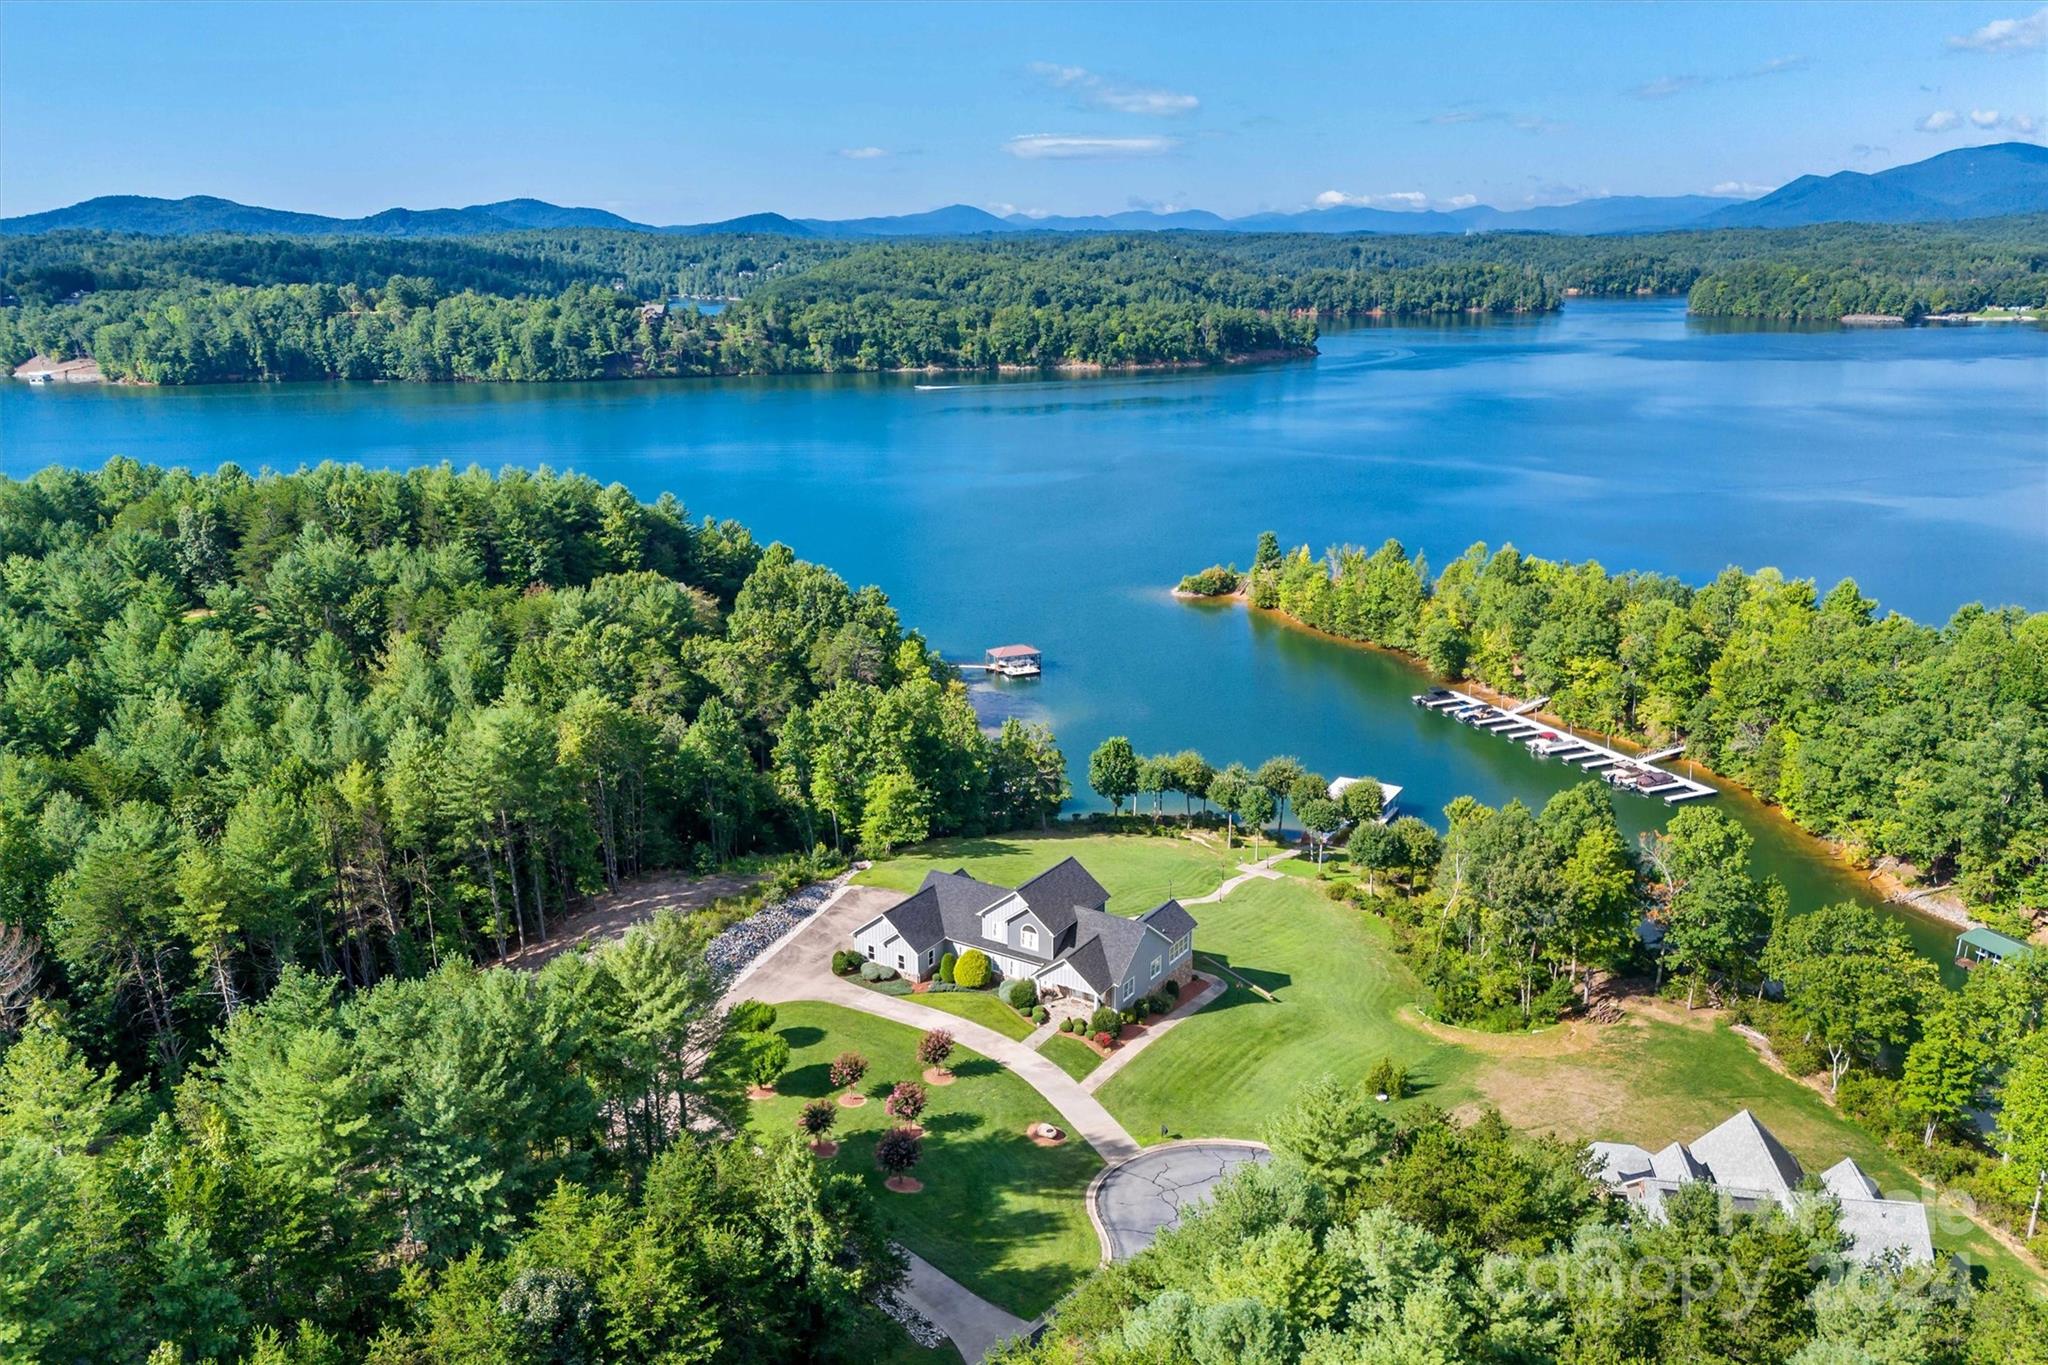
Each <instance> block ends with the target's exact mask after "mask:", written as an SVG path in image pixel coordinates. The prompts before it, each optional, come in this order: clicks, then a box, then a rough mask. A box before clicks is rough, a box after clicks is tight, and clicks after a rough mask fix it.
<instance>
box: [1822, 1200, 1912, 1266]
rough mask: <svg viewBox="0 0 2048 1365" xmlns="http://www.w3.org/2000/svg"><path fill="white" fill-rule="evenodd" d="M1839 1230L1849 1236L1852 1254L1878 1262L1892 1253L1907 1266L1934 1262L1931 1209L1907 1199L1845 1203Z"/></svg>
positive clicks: (1845, 1201) (1843, 1202) (1838, 1222)
mask: <svg viewBox="0 0 2048 1365" xmlns="http://www.w3.org/2000/svg"><path fill="white" fill-rule="evenodd" d="M1841 1204H1842V1211H1841V1214H1840V1217H1839V1219H1838V1221H1837V1224H1836V1226H1838V1227H1840V1228H1841V1230H1842V1231H1843V1232H1845V1233H1847V1234H1848V1235H1849V1245H1850V1251H1851V1254H1853V1255H1854V1256H1856V1257H1857V1258H1858V1259H1859V1260H1863V1261H1871V1262H1875V1261H1876V1260H1878V1259H1879V1258H1880V1257H1882V1256H1884V1255H1886V1254H1887V1253H1889V1252H1899V1253H1901V1254H1902V1256H1903V1258H1904V1260H1905V1261H1906V1263H1907V1264H1909V1265H1911V1264H1922V1265H1924V1264H1926V1263H1927V1262H1929V1261H1932V1260H1933V1259H1934V1233H1933V1231H1932V1229H1930V1228H1929V1227H1928V1224H1927V1206H1926V1205H1925V1204H1916V1203H1914V1202H1912V1201H1911V1200H1906V1199H1843V1200H1842V1201H1841Z"/></svg>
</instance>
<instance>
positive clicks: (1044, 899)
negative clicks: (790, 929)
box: [853, 858, 1195, 1009]
mask: <svg viewBox="0 0 2048 1365" xmlns="http://www.w3.org/2000/svg"><path fill="white" fill-rule="evenodd" d="M1108 904H1109V892H1107V891H1105V890H1104V889H1103V887H1102V884H1101V883H1100V882H1098V881H1096V880H1095V878H1094V877H1093V876H1091V875H1089V872H1088V869H1087V868H1085V867H1082V866H1081V864H1080V862H1079V861H1077V860H1076V859H1073V858H1068V859H1067V860H1066V861H1064V862H1062V863H1060V864H1058V865H1057V866H1054V867H1050V868H1048V869H1046V870H1045V871H1044V872H1041V873H1039V874H1038V875H1037V876H1036V877H1033V878H1032V879H1031V880H1030V881H1028V882H1025V883H1024V884H1023V885H1022V886H1019V887H1017V888H1015V889H1012V888H1010V887H1006V886H996V885H993V884H992V883H989V882H984V881H979V880H977V879H975V878H973V877H970V876H969V875H967V873H966V871H965V870H961V871H957V872H939V871H933V872H929V873H927V874H926V875H925V879H924V884H923V885H922V886H920V887H919V888H918V889H917V890H916V891H915V892H913V893H912V894H910V895H908V896H906V897H904V898H903V899H902V900H901V901H899V902H897V903H896V904H895V905H893V906H891V907H890V908H889V909H887V910H884V911H883V912H882V913H881V914H879V915H877V916H875V917H874V918H873V919H871V920H869V921H868V922H867V923H866V924H863V925H862V926H860V928H858V929H856V930H854V934H853V943H854V947H855V948H856V949H857V950H858V951H859V953H860V955H861V956H862V957H864V958H866V959H867V960H868V961H870V962H879V963H881V964H882V965H884V966H886V967H893V968H894V969H896V970H897V971H899V972H902V973H903V974H904V975H905V976H908V977H910V978H912V979H913V980H917V981H923V980H927V979H928V978H930V977H931V976H932V975H933V973H935V972H936V971H937V970H938V966H939V960H940V959H941V958H943V957H944V956H945V955H946V954H947V953H953V954H955V955H958V954H961V953H964V952H966V951H967V950H968V949H970V948H978V949H980V950H981V951H982V952H983V953H986V954H987V955H988V958H989V961H990V962H992V963H993V964H995V968H996V970H997V971H998V972H999V973H1001V974H1002V975H1003V976H1004V977H1006V978H1009V979H1011V980H1019V979H1028V980H1031V981H1035V982H1037V983H1038V989H1039V992H1040V993H1041V994H1045V995H1052V996H1054V997H1062V996H1064V997H1069V998H1073V999H1078V1000H1082V1001H1087V1002H1090V1003H1094V1004H1103V1005H1109V1006H1112V1007H1113V1008H1116V1009H1128V1008H1129V1007H1130V1006H1131V1005H1132V1004H1133V1003H1134V1002H1135V1001H1137V1000H1140V999H1142V998H1143V997H1145V996H1148V995H1150V994H1152V993H1153V992H1154V991H1156V990H1158V989H1159V988H1160V987H1161V986H1163V985H1165V983H1166V982H1168V981H1172V982H1174V983H1176V984H1177V985H1179V986H1182V987H1185V986H1186V985H1187V984H1188V982H1189V981H1190V980H1191V979H1192V978H1193V976H1194V942H1195V917H1194V916H1193V915H1190V914H1189V913H1188V912H1187V911H1186V909H1184V908H1183V907H1182V906H1181V903H1180V902H1179V901H1176V900H1169V901H1166V902H1164V903H1162V904H1160V905H1156V906H1154V907H1153V908H1152V909H1150V910H1147V911H1146V912H1145V913H1144V914H1142V915H1139V916H1137V917H1135V918H1131V919H1126V918H1125V917H1123V916H1122V915H1112V914H1110V913H1109V912H1108V910H1107V909H1106V908H1105V907H1106V906H1107V905H1108Z"/></svg>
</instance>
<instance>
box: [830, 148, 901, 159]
mask: <svg viewBox="0 0 2048 1365" xmlns="http://www.w3.org/2000/svg"><path fill="white" fill-rule="evenodd" d="M839 155H841V156H843V157H845V158H846V159H847V160H848V161H874V160H876V159H877V158H880V157H885V156H887V155H889V149H888V148H886V147H841V148H840V149H839Z"/></svg>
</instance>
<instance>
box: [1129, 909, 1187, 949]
mask: <svg viewBox="0 0 2048 1365" xmlns="http://www.w3.org/2000/svg"><path fill="white" fill-rule="evenodd" d="M1138 918H1139V920H1141V921H1142V922H1144V923H1146V924H1149V925H1151V926H1152V927H1153V928H1154V929H1157V930H1158V931H1159V932H1160V933H1162V934H1164V935H1166V940H1167V942H1169V943H1173V942H1177V941H1178V940H1180V939H1183V938H1186V937H1187V936H1188V935H1189V934H1192V933H1193V932H1195V917H1194V916H1193V915H1190V914H1189V913H1188V912H1187V910H1186V908H1185V907H1184V906H1182V905H1181V903H1180V902H1179V901H1168V902H1166V903H1165V904H1164V905H1155V906H1153V907H1152V908H1151V909H1150V910H1147V911H1146V912H1145V913H1144V914H1142V915H1140V916H1138Z"/></svg>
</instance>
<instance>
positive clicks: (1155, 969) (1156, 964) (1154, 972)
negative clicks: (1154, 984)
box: [1152, 957, 1159, 979]
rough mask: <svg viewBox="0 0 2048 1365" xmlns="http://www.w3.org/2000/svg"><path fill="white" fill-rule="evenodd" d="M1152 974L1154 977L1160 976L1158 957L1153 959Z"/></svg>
mask: <svg viewBox="0 0 2048 1365" xmlns="http://www.w3.org/2000/svg"><path fill="white" fill-rule="evenodd" d="M1152 975H1153V978H1154V979H1157V978H1158V976H1159V959H1158V958H1156V957H1155V958H1153V959H1152Z"/></svg>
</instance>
